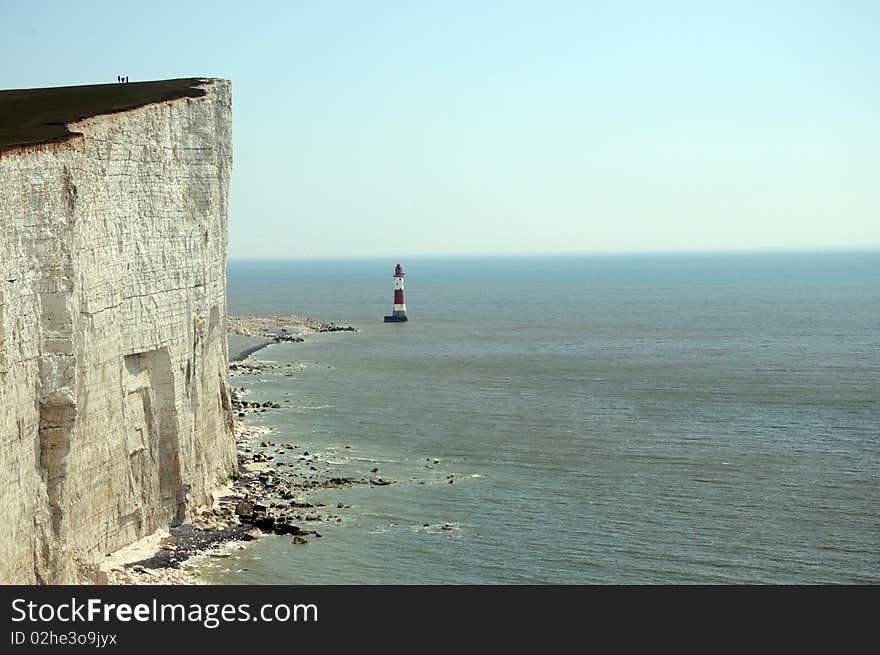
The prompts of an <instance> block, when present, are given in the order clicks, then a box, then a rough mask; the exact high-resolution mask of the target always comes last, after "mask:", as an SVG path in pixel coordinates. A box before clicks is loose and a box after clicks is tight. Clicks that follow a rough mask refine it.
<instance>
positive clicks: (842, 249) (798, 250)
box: [226, 245, 880, 262]
mask: <svg viewBox="0 0 880 655" xmlns="http://www.w3.org/2000/svg"><path fill="white" fill-rule="evenodd" d="M835 253H836V254H846V253H864V254H869V253H878V254H880V245H872V246H830V247H824V246H816V247H795V248H777V247H766V248H750V249H746V248H729V249H720V248H719V249H707V250H614V251H611V250H592V251H590V250H585V251H563V252H559V251H551V252H548V251H518V252H476V253H424V252H422V253H419V252H415V253H409V254H406V255H403V254H402V253H397V254H380V255H309V254H305V255H290V256H286V257H285V256H270V257H252V256H245V257H241V256H227V257H226V261H227V262H230V261H235V262H253V261H290V260H339V259H400V258H401V257H402V256H403V257H412V258H416V259H430V258H443V259H449V258H462V259H472V258H478V257H488V258H503V257H631V256H648V257H664V256H688V255H690V256H700V255H771V254H777V255H804V254H835Z"/></svg>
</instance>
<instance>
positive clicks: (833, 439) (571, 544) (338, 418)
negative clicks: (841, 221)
mask: <svg viewBox="0 0 880 655" xmlns="http://www.w3.org/2000/svg"><path fill="white" fill-rule="evenodd" d="M397 263H401V264H402V265H403V267H404V270H405V271H406V278H405V280H406V303H407V310H408V315H409V319H410V320H409V322H407V323H397V324H385V323H383V320H382V317H383V315H385V314H390V312H391V301H392V277H391V275H392V269H393V267H394V265H395V264H397ZM228 301H229V312H230V313H232V314H274V315H283V314H300V315H304V316H309V317H312V318H315V319H318V320H321V321H325V322H330V321H332V322H336V323H338V324H345V325H349V324H350V325H353V326H355V327H356V328H357V330H358V331H357V332H335V333H326V334H315V335H312V336H309V337H308V338H307V340H306V341H305V342H304V343H281V344H275V345H272V346H269V347H268V348H265V349H264V350H261V351H259V352H257V353H256V354H254V355H253V356H252V359H253V360H254V361H261V362H271V363H275V364H278V365H279V366H281V367H282V368H280V369H277V370H276V369H272V370H267V371H264V372H262V373H260V374H258V375H252V376H249V377H239V378H236V379H234V381H233V384H236V385H246V386H247V387H248V388H249V390H250V396H249V399H251V400H260V401H262V400H272V401H275V402H279V403H282V401H283V407H282V409H279V410H273V411H270V412H266V413H262V414H256V415H249V418H248V421H249V422H251V424H255V425H263V426H267V427H271V428H272V429H273V433H272V434H271V435H270V436H269V437H268V438H270V439H271V440H272V441H275V442H281V443H293V444H297V445H299V446H300V447H301V448H302V449H305V450H308V451H309V452H310V453H311V454H312V455H316V456H317V458H318V459H320V461H321V462H323V463H324V465H326V466H328V467H332V469H333V470H334V471H336V472H337V473H338V474H339V475H341V476H352V477H356V478H375V477H376V476H381V477H383V478H384V479H388V480H393V481H394V482H395V483H394V484H391V485H388V486H381V487H379V486H374V485H355V486H352V487H350V488H341V489H327V490H321V491H316V492H313V493H312V494H311V496H310V499H311V500H312V501H320V502H325V503H327V509H328V511H330V512H332V513H333V515H334V516H338V517H340V518H341V519H342V520H341V521H340V522H337V521H336V520H335V519H334V520H332V521H328V522H322V523H320V525H319V526H317V527H318V529H319V531H320V533H321V534H322V537H321V538H320V539H313V540H312V541H311V542H310V543H309V544H308V545H292V544H291V542H290V538H289V537H275V536H267V537H264V538H263V539H261V540H259V541H257V542H254V543H253V544H251V545H248V547H247V548H245V549H244V550H240V551H237V552H236V553H235V554H234V556H233V557H230V558H225V559H218V560H210V558H209V560H210V561H206V562H204V563H203V564H201V565H200V573H201V574H202V575H203V576H204V577H205V578H206V579H207V581H209V582H212V583H224V584H365V583H371V584H476V583H479V584H541V583H548V584H590V583H599V584H606V583H611V584H642V583H646V584H659V583H668V584H739V583H746V584H751V583H771V584H792V583H808V584H810V583H874V584H876V583H880V252H874V251H851V252H796V253H753V254H736V253H730V254H727V253H725V254H686V255H672V254H667V255H601V256H600V255H595V256H586V255H585V256H553V257H545V256H530V257H526V256H523V257H500V256H485V257H446V258H417V257H401V259H400V260H391V259H348V260H342V259H340V260H330V259H299V260H290V261H230V263H229V265H228ZM287 364H292V366H290V367H287V366H286V365H287ZM280 371H283V373H282V372H280ZM373 469H376V471H373ZM339 503H341V504H342V505H343V506H346V505H350V507H344V508H342V509H337V505H338V504H339ZM307 527H313V526H311V525H309V526H307Z"/></svg>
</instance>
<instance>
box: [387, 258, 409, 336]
mask: <svg viewBox="0 0 880 655" xmlns="http://www.w3.org/2000/svg"><path fill="white" fill-rule="evenodd" d="M404 275H406V273H404V272H403V267H402V266H401V265H400V264H398V265H397V266H395V267H394V306H393V308H392V311H391V316H386V317H385V322H386V323H400V322H403V321H406V320H409V319H407V317H406V303H405V302H404V300H403V276H404Z"/></svg>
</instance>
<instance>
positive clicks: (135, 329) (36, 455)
mask: <svg viewBox="0 0 880 655" xmlns="http://www.w3.org/2000/svg"><path fill="white" fill-rule="evenodd" d="M200 86H201V88H202V89H203V90H204V91H205V95H202V96H201V97H181V98H178V99H172V100H165V101H162V102H158V103H153V104H147V105H144V106H141V107H139V108H135V109H129V110H126V111H119V112H117V113H109V114H103V115H96V116H92V117H90V118H86V119H83V120H80V121H78V122H76V123H73V124H70V125H69V126H68V127H69V129H70V131H71V132H73V133H74V137H73V138H70V139H68V140H66V141H63V142H58V143H45V144H42V145H41V144H29V145H27V146H26V147H20V148H13V149H8V150H6V151H3V152H0V525H2V529H0V582H2V583H71V582H83V581H89V580H90V579H93V578H92V576H93V571H94V564H95V563H96V562H98V561H100V560H101V559H103V558H104V557H105V555H106V554H107V553H110V552H111V551H113V550H115V549H117V548H119V547H121V546H124V545H126V544H128V543H130V542H132V541H134V540H135V539H137V538H139V537H141V536H144V535H147V534H149V533H152V532H154V531H155V530H156V529H158V528H160V527H167V526H168V525H170V524H174V523H179V522H181V521H183V520H184V519H185V517H186V516H187V513H188V511H189V510H190V509H191V508H192V507H193V506H194V505H197V504H205V503H210V502H211V499H212V492H213V491H214V490H215V488H216V487H217V486H219V484H221V483H223V482H225V480H226V479H227V476H229V475H230V474H231V473H232V472H233V471H234V469H235V445H234V440H233V437H232V429H231V416H232V415H231V411H230V403H229V387H228V375H227V352H226V341H225V320H226V275H225V262H226V238H227V237H226V215H227V196H228V189H229V177H230V171H231V165H232V141H231V96H230V85H229V82H227V81H224V80H209V81H205V82H204V83H203V84H201V85H200ZM76 133H80V134H81V136H79V135H77V134H76Z"/></svg>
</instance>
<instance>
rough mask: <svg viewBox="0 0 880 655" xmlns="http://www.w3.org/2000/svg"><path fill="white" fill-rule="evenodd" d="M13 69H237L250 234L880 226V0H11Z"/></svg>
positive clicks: (352, 240)
mask: <svg viewBox="0 0 880 655" xmlns="http://www.w3.org/2000/svg"><path fill="white" fill-rule="evenodd" d="M0 21H2V22H0V25H2V32H0V34H2V38H0V62H2V63H0V88H21V87H38V86H55V85H68V84H91V83H97V82H114V81H115V80H116V75H118V74H123V75H129V76H130V78H131V80H132V81H137V80H149V79H161V78H170V77H189V76H212V77H225V78H230V79H232V80H233V94H234V100H233V104H234V134H235V136H234V138H235V166H234V173H233V183H232V199H231V208H230V256H232V257H284V256H292V257H301V256H352V255H388V256H391V257H398V256H399V257H404V256H406V255H409V254H413V255H414V254H441V253H483V252H497V253H512V252H530V251H534V252H577V251H586V252H594V251H640V250H715V249H751V248H823V247H863V246H869V247H877V246H880V2H875V1H867V2H847V1H842V0H830V1H828V2H797V1H795V0H791V1H788V2H744V1H736V2H712V1H706V2H675V1H664V2H650V1H646V2H590V1H588V0H583V1H581V2H552V1H548V0H541V1H539V0H534V1H533V2H485V3H482V2H479V3H478V2H453V1H451V0H445V1H443V2H391V1H388V2H366V1H364V2H333V3H330V2H324V3H319V2H309V3H305V2H258V1H252V2H241V1H218V2H202V3H197V2H182V1H180V0H176V1H174V2H166V1H161V2H159V1H151V2H138V3H134V2H132V3H129V2H120V1H119V0H113V1H108V2H88V1H84V2H70V1H69V0H66V1H64V2H39V1H27V2H26V1H24V0H17V1H15V2H12V1H10V0H0Z"/></svg>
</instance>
